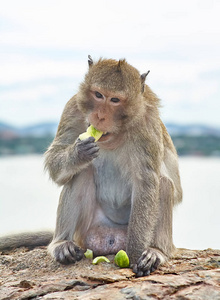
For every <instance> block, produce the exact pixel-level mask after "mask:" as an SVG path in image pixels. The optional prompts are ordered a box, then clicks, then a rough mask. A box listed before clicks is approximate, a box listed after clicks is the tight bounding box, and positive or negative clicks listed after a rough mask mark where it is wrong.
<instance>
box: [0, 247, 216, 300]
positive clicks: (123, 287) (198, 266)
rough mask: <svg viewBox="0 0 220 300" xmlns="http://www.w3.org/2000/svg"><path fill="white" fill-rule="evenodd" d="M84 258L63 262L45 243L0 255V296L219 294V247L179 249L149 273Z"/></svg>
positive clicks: (178, 296)
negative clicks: (139, 274) (139, 273)
mask: <svg viewBox="0 0 220 300" xmlns="http://www.w3.org/2000/svg"><path fill="white" fill-rule="evenodd" d="M108 258H109V259H110V261H111V263H110V264H107V263H101V264H99V265H92V262H91V260H89V259H83V260H82V261H80V262H77V263H76V264H75V265H71V266H61V265H60V264H58V263H56V262H54V261H53V260H52V259H51V258H50V256H49V255H48V254H47V251H46V248H45V247H40V248H36V249H34V250H28V249H26V248H20V249H16V250H13V251H10V252H9V251H8V252H4V253H1V255H0V299H2V300H6V299H67V300H68V299H71V300H72V299H83V300H86V299H93V300H95V299H97V300H98V299H105V300H108V299H114V300H119V299H135V300H141V299H163V300H164V299H165V300H166V299H193V300H198V299H199V300H200V299H204V300H205V299H212V300H215V299H216V300H217V299H218V300H219V299H220V250H212V249H207V250H203V251H200V250H199V251H198V250H186V249H179V250H178V253H177V254H176V255H175V257H174V258H173V259H172V260H170V261H169V262H168V263H166V264H165V265H163V266H161V267H160V268H159V270H157V271H155V272H154V273H152V275H150V276H148V277H141V278H136V277H135V274H134V273H133V272H132V271H131V270H130V269H119V268H118V267H116V266H115V265H114V263H113V261H114V256H108Z"/></svg>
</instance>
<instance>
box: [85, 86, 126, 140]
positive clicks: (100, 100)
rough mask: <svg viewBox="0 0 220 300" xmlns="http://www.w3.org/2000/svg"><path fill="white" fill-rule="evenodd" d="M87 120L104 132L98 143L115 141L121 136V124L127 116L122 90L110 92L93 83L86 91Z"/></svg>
mask: <svg viewBox="0 0 220 300" xmlns="http://www.w3.org/2000/svg"><path fill="white" fill-rule="evenodd" d="M88 98H89V106H90V109H89V112H88V114H87V121H88V123H89V124H92V125H93V126H94V127H95V128H96V129H98V130H100V131H102V132H103V133H104V134H103V136H102V137H101V138H100V140H99V143H105V144H107V143H108V144H109V143H113V142H114V143H115V142H116V141H119V138H122V135H123V130H122V128H123V124H124V122H125V120H126V118H127V115H126V109H125V108H126V103H127V98H126V96H125V94H124V93H123V92H112V91H107V90H104V89H103V88H100V87H98V86H95V85H93V86H92V87H91V89H90V90H89V92H88Z"/></svg>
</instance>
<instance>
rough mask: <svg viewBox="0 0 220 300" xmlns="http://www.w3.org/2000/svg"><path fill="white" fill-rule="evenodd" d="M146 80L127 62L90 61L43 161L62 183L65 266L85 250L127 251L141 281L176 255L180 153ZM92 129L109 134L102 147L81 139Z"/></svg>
mask: <svg viewBox="0 0 220 300" xmlns="http://www.w3.org/2000/svg"><path fill="white" fill-rule="evenodd" d="M146 75H147V73H146V74H143V75H142V76H140V74H139V72H138V71H137V70H136V69H135V68H134V67H132V66H131V65H129V64H128V63H127V62H126V61H125V60H119V61H115V60H111V59H109V60H105V59H100V60H99V61H98V62H97V63H94V62H93V60H92V59H91V57H90V56H89V71H88V73H87V74H86V76H85V80H84V81H83V83H82V84H81V85H80V88H79V92H78V93H77V94H76V95H75V96H74V97H73V98H72V99H70V101H69V102H68V103H67V104H66V107H65V109H64V112H63V114H62V117H61V121H60V124H59V127H58V131H57V134H56V137H55V139H54V141H53V143H52V145H51V146H50V147H49V149H48V151H47V152H46V160H45V166H46V168H47V169H48V171H49V173H50V176H51V178H52V179H53V180H54V181H55V182H56V183H57V184H59V185H64V187H63V190H62V193H61V196H60V203H59V207H58V212H57V223H56V230H55V234H54V238H53V241H52V242H51V244H50V245H49V251H50V253H51V254H52V256H53V257H54V258H55V259H56V260H57V261H59V262H61V263H73V262H75V261H76V260H80V259H81V258H82V257H83V250H82V249H86V248H90V249H93V251H94V253H95V255H100V254H103V255H105V254H111V253H112V254H113V253H116V252H117V251H118V250H120V249H124V250H126V251H127V254H128V256H129V258H130V262H131V265H132V267H133V270H134V272H135V273H136V274H137V275H138V276H143V275H148V274H149V273H150V272H152V271H154V270H155V269H156V268H157V267H158V265H159V264H160V263H163V262H164V261H166V260H167V259H168V258H169V257H170V256H171V255H172V253H173V251H174V249H175V247H174V246H173V242H172V210H173V206H174V205H175V204H177V203H179V202H180V201H181V199H182V189H181V184H180V178H179V171H178V162H177V154H176V151H175V148H174V146H173V143H172V141H171V138H170V136H169V135H168V133H167V131H166V128H165V126H164V125H163V123H162V121H161V120H160V117H159V111H158V106H159V100H158V98H157V97H156V95H155V94H154V93H153V92H152V91H151V90H150V88H149V87H148V86H147V85H145V83H144V82H145V78H146ZM90 124H92V125H93V126H94V127H95V128H96V129H98V130H100V131H103V132H104V134H103V136H102V137H101V138H100V140H99V141H98V142H96V143H95V142H94V138H93V137H90V138H88V139H86V140H83V141H81V140H79V139H78V136H79V134H81V133H82V132H84V131H86V128H87V127H88V126H89V125H90Z"/></svg>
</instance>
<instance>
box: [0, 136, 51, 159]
mask: <svg viewBox="0 0 220 300" xmlns="http://www.w3.org/2000/svg"><path fill="white" fill-rule="evenodd" d="M52 141H53V136H51V135H47V136H42V137H33V136H29V137H17V138H13V139H0V155H13V154H42V153H44V152H45V151H46V150H47V148H48V146H49V145H50V143H51V142H52Z"/></svg>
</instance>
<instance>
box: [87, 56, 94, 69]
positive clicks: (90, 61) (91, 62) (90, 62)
mask: <svg viewBox="0 0 220 300" xmlns="http://www.w3.org/2000/svg"><path fill="white" fill-rule="evenodd" d="M88 58H89V60H88V64H89V67H91V66H92V65H93V59H92V57H91V55H88Z"/></svg>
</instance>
